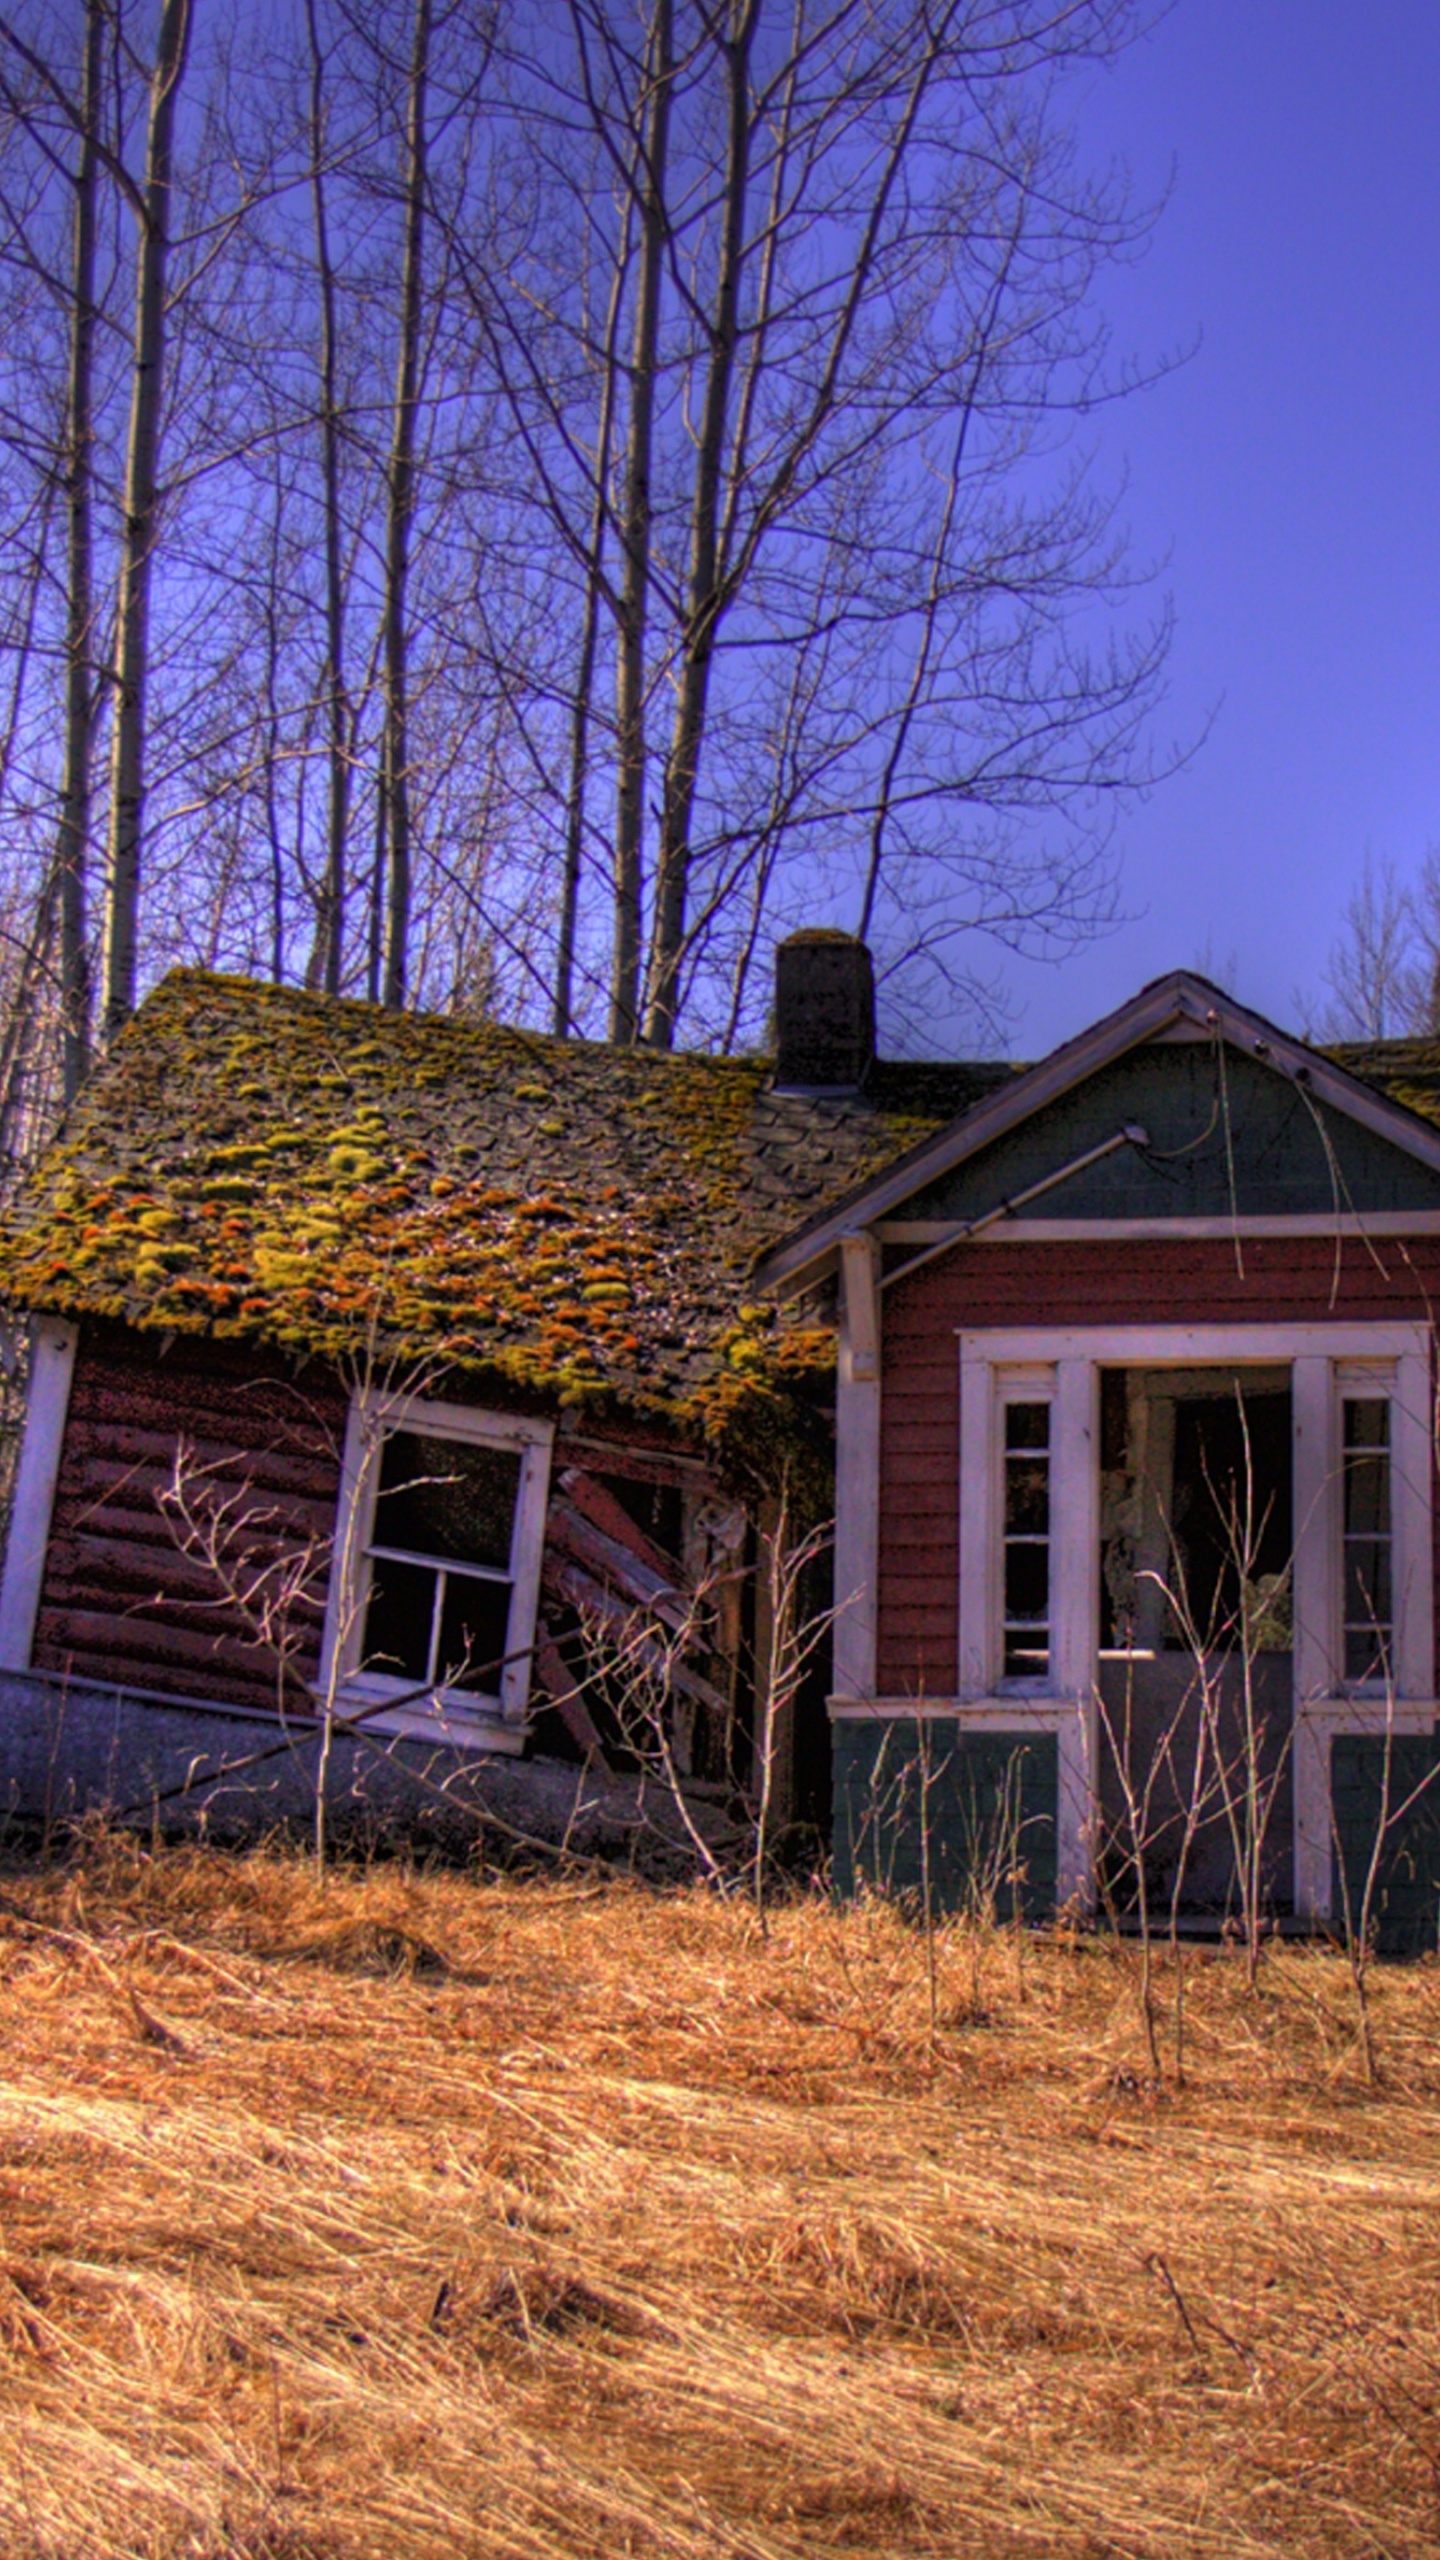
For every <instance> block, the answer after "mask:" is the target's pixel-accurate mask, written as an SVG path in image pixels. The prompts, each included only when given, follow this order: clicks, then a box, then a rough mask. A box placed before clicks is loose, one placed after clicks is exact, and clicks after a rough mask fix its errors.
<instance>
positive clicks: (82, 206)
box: [56, 0, 105, 1102]
mask: <svg viewBox="0 0 1440 2560" xmlns="http://www.w3.org/2000/svg"><path fill="white" fill-rule="evenodd" d="M104 36H105V16H104V9H103V6H102V0H86V9H85V58H84V65H83V68H82V71H81V75H80V162H79V167H78V169H77V171H76V177H75V229H74V260H73V266H72V275H71V295H72V300H71V307H70V385H69V400H68V415H67V419H66V438H65V501H66V508H67V511H68V515H69V559H68V563H67V572H66V599H65V762H64V768H63V771H62V774H61V779H60V826H59V834H58V842H57V847H56V851H57V857H58V862H59V870H60V1008H61V1031H62V1039H63V1044H64V1094H65V1100H66V1101H67V1102H73V1101H74V1099H75V1096H76V1094H77V1093H78V1092H79V1090H80V1087H81V1085H82V1084H83V1083H84V1080H85V1071H86V1068H87V1067H88V1066H89V1063H90V961H89V952H88V949H87V944H86V879H85V866H86V859H87V855H88V851H89V838H90V783H91V771H90V768H91V760H92V757H93V754H94V747H95V711H96V701H97V696H96V687H95V668H94V654H95V642H94V632H93V628H92V623H93V616H94V597H93V564H94V550H95V530H94V483H93V475H92V446H93V440H94V427H93V423H92V416H91V408H92V399H93V385H94V379H95V328H96V321H97V318H98V314H97V312H96V308H95V208H96V196H97V192H98V184H99V169H100V155H99V151H98V149H97V142H98V137H99V125H100V83H101V78H102V73H103V62H104V52H103V47H104Z"/></svg>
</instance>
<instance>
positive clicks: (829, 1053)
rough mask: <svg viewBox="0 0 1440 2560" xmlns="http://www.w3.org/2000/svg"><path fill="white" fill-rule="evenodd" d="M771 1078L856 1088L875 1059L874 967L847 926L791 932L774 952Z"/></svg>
mask: <svg viewBox="0 0 1440 2560" xmlns="http://www.w3.org/2000/svg"><path fill="white" fill-rule="evenodd" d="M775 1045H776V1051H777V1055H776V1059H775V1082H776V1084H777V1085H789V1086H792V1087H793V1086H798V1087H800V1088H801V1089H802V1090H804V1091H808V1092H830V1093H858V1091H859V1090H860V1087H861V1086H862V1085H863V1084H864V1082H865V1079H866V1077H867V1076H868V1075H869V1073H870V1069H871V1067H872V1065H873V1064H874V1059H875V971H874V968H873V967H872V965H871V960H870V954H869V952H868V950H867V949H866V947H865V944H864V943H863V942H857V941H856V939H855V936H854V934H853V933H835V932H832V931H830V930H829V929H828V928H827V927H825V926H823V925H815V926H811V927H808V928H807V929H806V930H805V931H804V932H801V933H792V934H791V935H790V936H789V938H788V939H787V940H786V941H784V942H782V943H781V945H780V947H779V949H778V951H777V952H776V954H775Z"/></svg>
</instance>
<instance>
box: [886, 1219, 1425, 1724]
mask: <svg viewBox="0 0 1440 2560" xmlns="http://www.w3.org/2000/svg"><path fill="white" fill-rule="evenodd" d="M1240 1266H1243V1267H1240ZM1437 1307H1440V1238H1435V1237H1429V1236H1427V1237H1416V1238H1414V1239H1413V1240H1411V1241H1410V1242H1408V1243H1399V1242H1397V1241H1396V1240H1394V1239H1389V1238H1387V1239H1386V1240H1385V1241H1383V1242H1381V1243H1379V1244H1377V1245H1376V1246H1375V1247H1374V1248H1373V1249H1372V1248H1371V1247H1370V1246H1369V1245H1366V1244H1362V1243H1356V1242H1353V1241H1350V1240H1347V1241H1346V1242H1345V1243H1344V1245H1343V1246H1342V1248H1341V1251H1340V1253H1339V1256H1338V1258H1337V1255H1336V1250H1335V1246H1334V1244H1333V1242H1330V1241H1327V1239H1326V1238H1325V1237H1323V1236H1301V1237H1280V1236H1274V1237H1263V1238H1252V1237H1246V1238H1245V1239H1244V1242H1243V1244H1242V1247H1241V1255H1240V1265H1237V1258H1236V1251H1235V1246H1234V1244H1233V1243H1232V1242H1230V1241H1228V1240H1226V1239H1224V1238H1211V1237H1205V1238H1177V1239H1176V1240H1175V1241H1174V1242H1173V1243H1167V1242H1165V1241H1164V1240H1159V1241H1157V1240H1155V1239H1153V1238H1146V1239H1142V1240H1137V1241H1136V1242H1133V1243H1127V1242H1126V1241H1125V1239H1124V1237H1123V1236H1117V1237H1115V1238H1114V1239H1113V1240H1111V1239H1109V1238H1107V1239H1105V1240H1103V1241H1097V1242H1094V1243H1085V1244H1042V1245H1021V1244H988V1245H987V1244H975V1245H971V1246H968V1247H967V1246H963V1245H962V1246H958V1247H957V1248H956V1250H955V1252H954V1253H952V1254H946V1255H943V1256H942V1257H941V1258H940V1259H939V1260H938V1261H936V1262H932V1263H930V1264H929V1265H928V1266H927V1268H926V1269H925V1270H924V1271H920V1272H917V1273H916V1275H915V1277H914V1279H913V1280H897V1281H896V1282H895V1283H894V1285H893V1286H892V1287H891V1288H890V1289H888V1290H887V1291H886V1295H885V1342H884V1387H883V1393H882V1398H881V1433H880V1523H881V1526H880V1592H879V1642H878V1659H877V1666H876V1667H877V1677H878V1682H879V1687H880V1690H881V1693H882V1695H885V1694H888V1695H891V1696H897V1695H904V1694H906V1693H910V1692H915V1691H920V1690H924V1691H927V1692H928V1693H929V1694H930V1695H931V1696H932V1697H943V1696H946V1695H949V1694H953V1691H954V1688H955V1682H956V1677H957V1665H956V1630H957V1617H958V1608H959V1570H960V1567H959V1528H960V1511H959V1486H960V1375H959V1370H960V1363H959V1346H958V1344H957V1342H956V1338H955V1337H956V1335H957V1334H958V1333H960V1332H962V1331H966V1330H969V1329H972V1328H974V1329H979V1328H982V1327H988V1326H992V1325H993V1326H1007V1327H1010V1326H1013V1327H1019V1326H1026V1325H1047V1326H1048V1325H1120V1324H1243V1323H1246V1322H1250V1323H1256V1324H1266V1323H1271V1324H1273V1323H1284V1322H1287V1321H1294V1322H1299V1323H1308V1324H1324V1323H1336V1322H1346V1321H1360V1322H1364V1321H1367V1320H1371V1321H1377V1322H1378V1321H1383V1320H1384V1319H1386V1318H1389V1319H1390V1320H1391V1321H1392V1322H1393V1321H1395V1320H1397V1319H1402V1320H1404V1321H1406V1322H1413V1321H1415V1320H1416V1319H1417V1318H1419V1319H1420V1320H1422V1321H1424V1322H1427V1323H1428V1322H1429V1321H1431V1318H1432V1314H1433V1311H1434V1310H1435V1309H1436V1308H1437ZM1436 1588H1437V1591H1440V1503H1437V1505H1436Z"/></svg>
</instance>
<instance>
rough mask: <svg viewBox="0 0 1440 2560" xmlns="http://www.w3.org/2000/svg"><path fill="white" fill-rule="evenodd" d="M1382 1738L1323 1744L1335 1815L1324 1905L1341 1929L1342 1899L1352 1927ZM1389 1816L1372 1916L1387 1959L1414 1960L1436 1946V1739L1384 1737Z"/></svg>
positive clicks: (1381, 1771) (1341, 1737)
mask: <svg viewBox="0 0 1440 2560" xmlns="http://www.w3.org/2000/svg"><path fill="white" fill-rule="evenodd" d="M1386 1749H1387V1744H1386V1741H1385V1738H1384V1736H1383V1735H1379V1734H1368V1733H1344V1734H1337V1735H1336V1737H1335V1739H1334V1741H1333V1743H1332V1744H1331V1746H1330V1750H1331V1758H1330V1786H1331V1802H1332V1805H1333V1808H1334V1816H1335V1836H1336V1847H1335V1852H1334V1871H1333V1893H1332V1908H1333V1911H1334V1914H1335V1921H1336V1925H1337V1927H1343V1926H1344V1915H1345V1907H1346V1896H1347V1894H1348V1898H1349V1908H1350V1912H1351V1914H1352V1925H1353V1926H1355V1927H1358V1926H1359V1921H1360V1914H1361V1909H1362V1904H1363V1898H1364V1893H1365V1878H1366V1874H1367V1872H1368V1869H1369V1865H1370V1860H1371V1857H1372V1855H1373V1853H1374V1847H1375V1832H1376V1826H1377V1824H1378V1823H1379V1821H1380V1817H1381V1807H1382V1803H1383V1802H1384V1801H1385V1796H1384V1788H1385V1754H1386ZM1388 1749H1389V1753H1390V1785H1389V1797H1388V1803H1389V1809H1390V1810H1389V1818H1388V1820H1387V1823H1386V1831H1385V1838H1384V1840H1383V1842H1382V1844H1381V1851H1380V1865H1379V1870H1378V1873H1377V1878H1376V1890H1375V1897H1374V1904H1373V1916H1374V1923H1375V1929H1376V1935H1377V1939H1378V1943H1379V1945H1380V1948H1381V1950H1382V1952H1383V1953H1385V1954H1387V1955H1419V1954H1423V1953H1424V1952H1425V1951H1426V1950H1427V1949H1433V1948H1434V1947H1435V1946H1437V1944H1440V1734H1434V1735H1432V1734H1395V1735H1393V1736H1392V1737H1391V1739H1390V1741H1389V1744H1388Z"/></svg>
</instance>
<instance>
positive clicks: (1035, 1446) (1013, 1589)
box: [1003, 1402, 1050, 1680]
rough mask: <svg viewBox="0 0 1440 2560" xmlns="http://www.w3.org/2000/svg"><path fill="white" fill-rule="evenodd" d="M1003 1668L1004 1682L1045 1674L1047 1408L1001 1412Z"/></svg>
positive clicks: (1047, 1643)
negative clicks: (1003, 1510) (1003, 1505)
mask: <svg viewBox="0 0 1440 2560" xmlns="http://www.w3.org/2000/svg"><path fill="white" fill-rule="evenodd" d="M1004 1556H1005V1565H1004V1603H1003V1637H1004V1649H1003V1663H1004V1674H1005V1677H1006V1679H1007V1680H1044V1679H1047V1678H1048V1676H1049V1672H1050V1407H1049V1405H1048V1404H1045V1403H1040V1402H1034V1403H1028V1402H1027V1403H1018V1402H1017V1403H1014V1404H1007V1405H1006V1407H1005V1520H1004Z"/></svg>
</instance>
